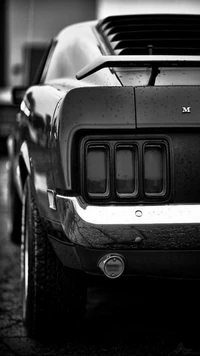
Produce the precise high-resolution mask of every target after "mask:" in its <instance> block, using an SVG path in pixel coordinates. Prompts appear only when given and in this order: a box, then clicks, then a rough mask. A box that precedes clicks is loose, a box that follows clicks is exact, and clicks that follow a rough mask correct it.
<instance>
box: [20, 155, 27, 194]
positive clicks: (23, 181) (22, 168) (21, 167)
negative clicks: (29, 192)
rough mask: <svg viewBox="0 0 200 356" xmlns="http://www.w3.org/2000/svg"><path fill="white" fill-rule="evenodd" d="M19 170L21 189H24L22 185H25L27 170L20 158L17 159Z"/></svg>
mask: <svg viewBox="0 0 200 356" xmlns="http://www.w3.org/2000/svg"><path fill="white" fill-rule="evenodd" d="M19 169H20V174H21V183H22V187H23V188H24V184H25V182H26V178H27V176H28V169H27V167H26V164H25V161H24V159H23V157H22V156H20V157H19Z"/></svg>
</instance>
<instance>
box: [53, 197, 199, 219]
mask: <svg viewBox="0 0 200 356" xmlns="http://www.w3.org/2000/svg"><path fill="white" fill-rule="evenodd" d="M56 199H57V200H60V199H64V200H67V201H68V202H69V203H71V204H73V208H74V210H75V211H76V213H77V214H78V215H79V217H80V218H81V219H82V220H84V221H85V222H87V223H90V224H100V225H112V224H113V225H130V224H132V225H153V224H199V223H200V204H181V205H151V206H143V205H135V206H133V205H132V206H113V205H112V206H94V205H87V206H83V205H81V204H80V203H79V200H78V199H77V198H76V197H68V196H63V195H59V194H57V195H56ZM138 212H140V214H138Z"/></svg>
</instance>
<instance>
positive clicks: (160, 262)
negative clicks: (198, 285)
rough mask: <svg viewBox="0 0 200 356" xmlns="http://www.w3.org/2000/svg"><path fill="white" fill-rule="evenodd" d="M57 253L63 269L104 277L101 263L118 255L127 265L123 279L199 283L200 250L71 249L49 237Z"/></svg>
mask: <svg viewBox="0 0 200 356" xmlns="http://www.w3.org/2000/svg"><path fill="white" fill-rule="evenodd" d="M49 238H50V241H51V243H52V245H53V247H54V250H55V252H56V254H57V256H58V258H59V259H60V260H61V262H62V263H63V265H64V266H67V267H70V268H75V269H80V270H83V271H84V272H86V273H89V274H93V275H99V276H102V275H103V272H102V271H101V270H100V268H99V267H98V262H99V260H100V259H101V258H102V257H103V256H104V255H106V254H109V253H113V252H115V253H118V254H120V255H121V256H122V257H123V259H124V263H125V270H124V273H123V276H141V277H142V276H153V277H163V278H177V279H180V278H181V279H200V250H185V251H183V250H173V251H170V250H160V251H159V250H156V251H155V250H149V251H147V250H143V251H138V250H115V251H113V250H109V249H105V250H104V249H88V248H84V247H81V246H76V245H69V244H67V243H65V242H61V241H60V240H58V239H55V238H54V237H53V236H50V235H49Z"/></svg>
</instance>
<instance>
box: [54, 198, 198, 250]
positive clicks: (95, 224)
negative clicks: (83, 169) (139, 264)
mask: <svg viewBox="0 0 200 356" xmlns="http://www.w3.org/2000/svg"><path fill="white" fill-rule="evenodd" d="M56 208H57V210H58V213H59V217H60V223H61V225H62V228H63V230H64V232H65V235H66V239H68V240H69V241H71V242H72V243H74V244H76V245H79V246H83V247H86V248H94V249H120V250H132V249H135V250H136V249H140V250H149V249H150V250H162V249H170V250H174V249H179V250H200V205H199V204H198V205H197V204H196V205H188V204H185V205H160V206H159V205H156V206H155V205H153V206H134V205H132V206H88V205H83V204H81V201H79V200H78V199H77V198H75V197H65V196H60V195H57V197H56Z"/></svg>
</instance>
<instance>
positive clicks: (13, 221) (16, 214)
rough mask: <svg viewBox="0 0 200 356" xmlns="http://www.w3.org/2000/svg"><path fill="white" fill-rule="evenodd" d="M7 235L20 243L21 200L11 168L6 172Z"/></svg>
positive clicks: (16, 242)
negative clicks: (7, 200)
mask: <svg viewBox="0 0 200 356" xmlns="http://www.w3.org/2000/svg"><path fill="white" fill-rule="evenodd" d="M8 197H9V227H8V229H9V235H10V239H11V241H12V242H14V243H15V244H17V245H20V243H21V220H22V202H21V200H20V197H19V195H18V192H17V189H16V187H15V184H14V178H13V172H12V168H10V169H9V172H8Z"/></svg>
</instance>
